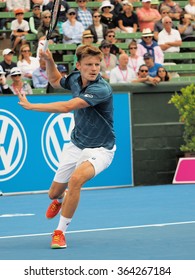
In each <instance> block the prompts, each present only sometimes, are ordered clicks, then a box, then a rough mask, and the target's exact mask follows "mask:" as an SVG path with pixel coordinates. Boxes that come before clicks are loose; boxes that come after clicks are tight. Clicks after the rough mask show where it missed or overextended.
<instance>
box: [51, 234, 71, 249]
mask: <svg viewBox="0 0 195 280" xmlns="http://www.w3.org/2000/svg"><path fill="white" fill-rule="evenodd" d="M66 247H67V244H66V239H65V236H64V234H63V232H62V231H61V230H54V232H53V235H52V241H51V248H52V249H62V248H66Z"/></svg>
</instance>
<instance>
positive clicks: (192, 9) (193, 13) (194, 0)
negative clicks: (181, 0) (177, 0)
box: [184, 0, 195, 21]
mask: <svg viewBox="0 0 195 280" xmlns="http://www.w3.org/2000/svg"><path fill="white" fill-rule="evenodd" d="M184 10H185V12H186V13H187V14H188V15H189V16H190V18H191V20H193V21H194V20H195V0H189V1H188V4H187V5H186V6H185V7H184Z"/></svg>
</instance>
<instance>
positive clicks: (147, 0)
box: [142, 0, 151, 3]
mask: <svg viewBox="0 0 195 280" xmlns="http://www.w3.org/2000/svg"><path fill="white" fill-rule="evenodd" d="M146 2H151V0H142V3H146Z"/></svg>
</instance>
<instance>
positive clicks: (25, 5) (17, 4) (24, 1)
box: [6, 0, 30, 13]
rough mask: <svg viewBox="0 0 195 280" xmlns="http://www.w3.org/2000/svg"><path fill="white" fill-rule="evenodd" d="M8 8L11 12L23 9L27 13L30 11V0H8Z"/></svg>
mask: <svg viewBox="0 0 195 280" xmlns="http://www.w3.org/2000/svg"><path fill="white" fill-rule="evenodd" d="M6 7H7V10H8V11H9V12H14V11H15V10H17V9H22V10H23V11H24V12H25V13H26V12H29V11H30V0H17V1H16V0H6Z"/></svg>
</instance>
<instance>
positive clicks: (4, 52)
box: [2, 49, 14, 55]
mask: <svg viewBox="0 0 195 280" xmlns="http://www.w3.org/2000/svg"><path fill="white" fill-rule="evenodd" d="M9 53H12V54H13V53H14V52H13V51H12V50H11V49H4V50H3V52H2V55H6V54H9Z"/></svg>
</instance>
